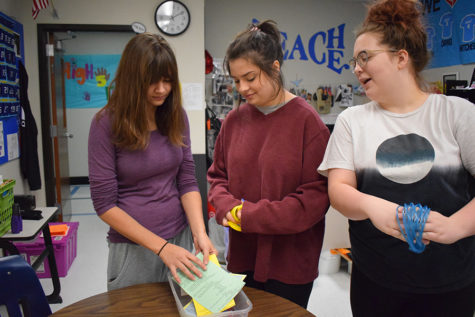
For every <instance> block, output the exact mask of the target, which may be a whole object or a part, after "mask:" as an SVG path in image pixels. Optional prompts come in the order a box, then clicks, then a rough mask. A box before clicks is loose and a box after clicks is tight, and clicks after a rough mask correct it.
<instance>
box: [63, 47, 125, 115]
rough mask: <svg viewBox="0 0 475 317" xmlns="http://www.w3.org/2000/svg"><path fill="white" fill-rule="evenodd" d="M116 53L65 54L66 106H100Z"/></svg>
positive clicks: (105, 96)
mask: <svg viewBox="0 0 475 317" xmlns="http://www.w3.org/2000/svg"><path fill="white" fill-rule="evenodd" d="M120 56H121V55H120V54H119V55H65V56H64V70H63V71H64V79H65V90H66V108H76V109H77V108H102V107H104V106H105V105H106V103H107V100H108V89H109V86H110V83H111V81H112V80H113V79H114V77H115V72H116V70H117V66H118V65H119V61H120Z"/></svg>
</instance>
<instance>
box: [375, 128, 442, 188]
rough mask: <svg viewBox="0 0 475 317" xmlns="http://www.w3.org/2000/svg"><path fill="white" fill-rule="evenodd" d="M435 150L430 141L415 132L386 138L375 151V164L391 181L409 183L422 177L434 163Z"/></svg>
mask: <svg viewBox="0 0 475 317" xmlns="http://www.w3.org/2000/svg"><path fill="white" fill-rule="evenodd" d="M434 158H435V152H434V148H433V147H432V144H430V142H429V141H428V140H427V139H426V138H424V137H422V136H420V135H417V134H414V133H411V134H405V135H398V136H396V137H394V138H391V139H387V140H386V141H384V142H383V143H381V145H380V146H379V147H378V149H377V151H376V166H377V167H378V170H379V172H380V173H381V175H383V176H384V177H386V178H387V179H390V180H392V181H393V182H396V183H400V184H411V183H415V182H417V181H419V180H421V179H423V178H424V177H425V176H426V175H427V174H428V173H429V171H430V170H431V168H432V166H433V165H434Z"/></svg>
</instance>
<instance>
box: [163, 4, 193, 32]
mask: <svg viewBox="0 0 475 317" xmlns="http://www.w3.org/2000/svg"><path fill="white" fill-rule="evenodd" d="M190 20H191V16H190V11H188V8H187V7H186V5H184V4H183V3H182V2H180V1H176V0H173V1H172V0H167V1H164V2H162V3H160V4H159V5H158V7H157V10H155V24H156V25H157V27H158V29H159V30H160V32H162V33H164V34H166V35H170V36H176V35H180V34H182V33H183V32H185V31H186V29H188V26H190Z"/></svg>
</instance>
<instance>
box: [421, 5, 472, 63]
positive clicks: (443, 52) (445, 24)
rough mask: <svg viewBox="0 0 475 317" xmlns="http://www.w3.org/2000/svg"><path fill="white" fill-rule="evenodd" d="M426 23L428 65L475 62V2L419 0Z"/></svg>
mask: <svg viewBox="0 0 475 317" xmlns="http://www.w3.org/2000/svg"><path fill="white" fill-rule="evenodd" d="M419 1H420V2H421V3H422V4H423V5H424V15H425V18H426V22H427V35H428V38H427V47H428V49H429V50H430V51H431V52H432V53H433V56H432V59H431V62H430V64H429V68H436V67H444V66H452V65H460V64H469V63H475V1H473V0H419Z"/></svg>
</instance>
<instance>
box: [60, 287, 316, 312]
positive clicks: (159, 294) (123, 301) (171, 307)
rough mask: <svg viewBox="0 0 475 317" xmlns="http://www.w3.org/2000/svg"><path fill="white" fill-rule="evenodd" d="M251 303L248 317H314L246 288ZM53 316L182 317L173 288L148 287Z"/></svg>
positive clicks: (113, 293) (98, 297) (108, 294)
mask: <svg viewBox="0 0 475 317" xmlns="http://www.w3.org/2000/svg"><path fill="white" fill-rule="evenodd" d="M244 293H246V295H247V297H249V299H250V300H251V302H252V310H251V311H250V312H249V316H255V317H257V316H259V317H260V316H314V315H313V314H311V313H310V312H309V311H307V310H305V309H303V308H302V307H300V306H299V305H297V304H295V303H293V302H291V301H289V300H286V299H284V298H282V297H279V296H276V295H274V294H271V293H267V292H264V291H261V290H258V289H255V288H250V287H244ZM52 316H68V317H71V316H164V317H169V316H170V317H171V316H173V317H175V316H180V315H179V313H178V309H177V307H176V304H175V299H174V297H173V294H172V291H171V289H170V285H169V284H168V283H166V282H164V283H149V284H139V285H134V286H129V287H125V288H121V289H117V290H113V291H109V292H105V293H102V294H98V295H94V296H91V297H88V298H86V299H83V300H81V301H79V302H77V303H74V304H72V305H69V306H67V307H64V308H63V309H61V310H59V311H57V312H56V313H54V314H53V315H52Z"/></svg>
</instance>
